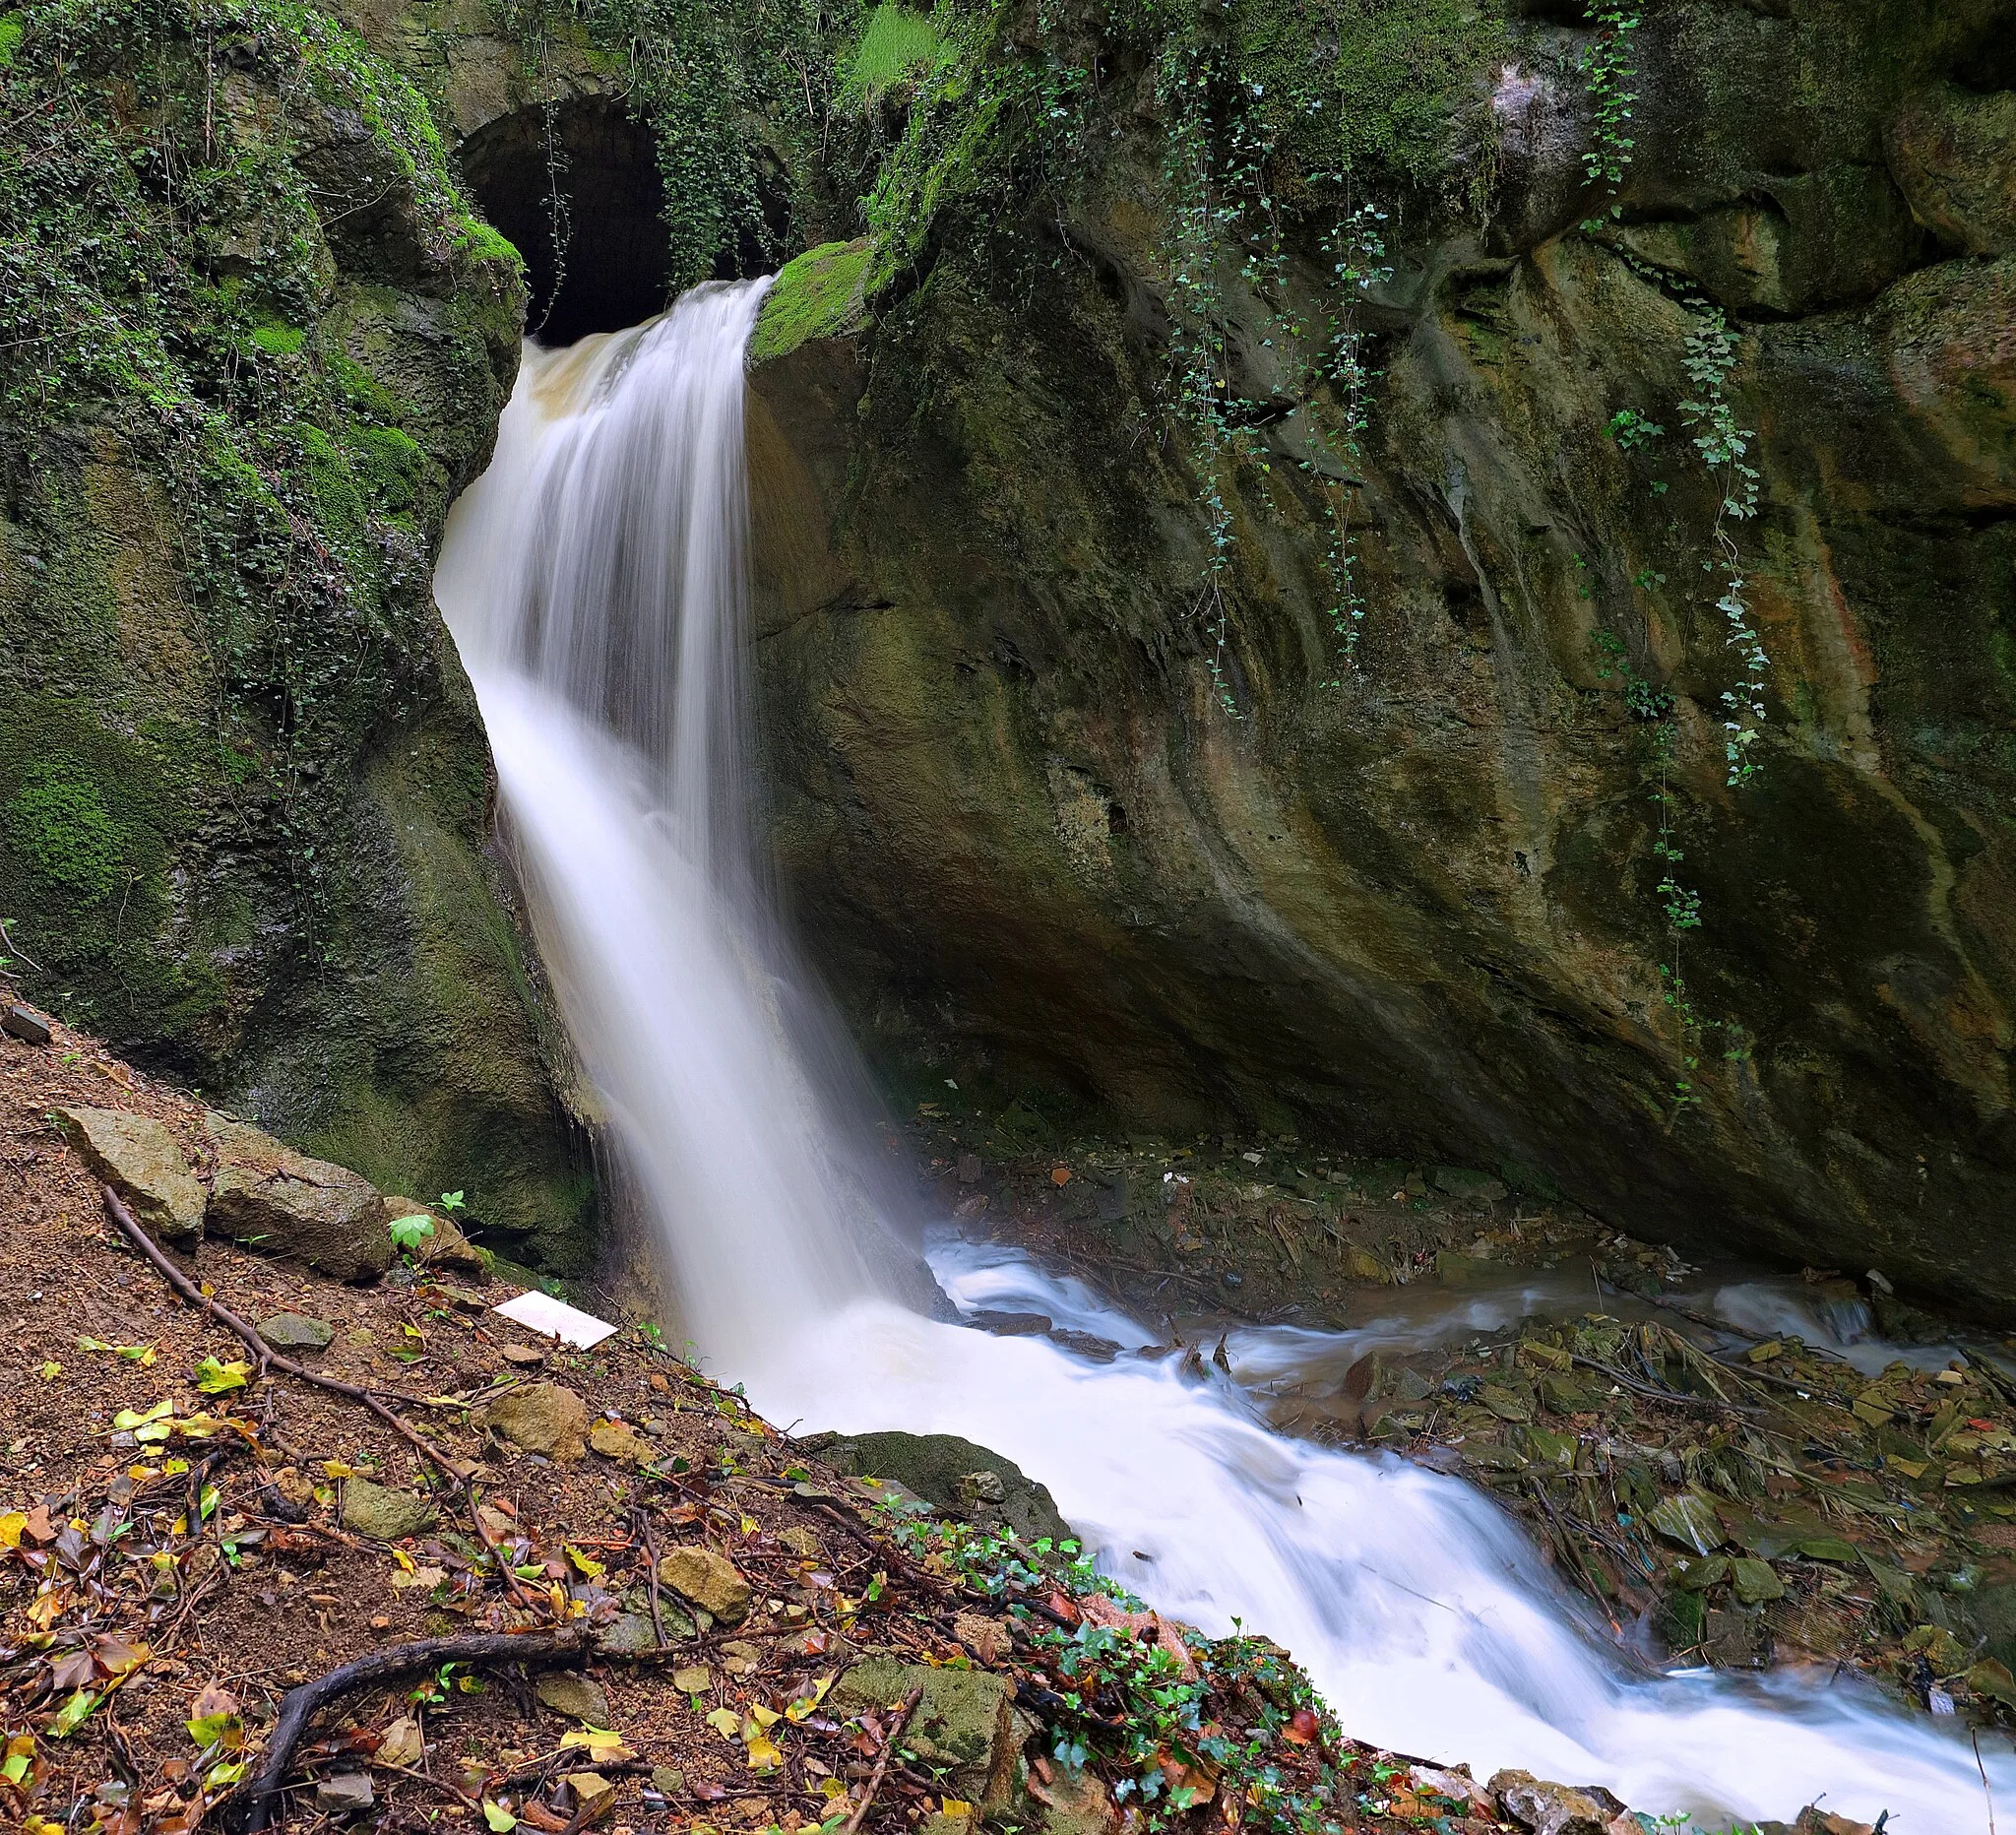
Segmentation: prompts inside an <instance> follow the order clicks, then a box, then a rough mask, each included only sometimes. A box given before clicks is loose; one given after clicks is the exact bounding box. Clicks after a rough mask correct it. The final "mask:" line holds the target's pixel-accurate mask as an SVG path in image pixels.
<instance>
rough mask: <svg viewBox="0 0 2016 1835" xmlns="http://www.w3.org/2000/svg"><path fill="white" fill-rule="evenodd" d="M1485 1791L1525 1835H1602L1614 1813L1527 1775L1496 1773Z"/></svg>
mask: <svg viewBox="0 0 2016 1835" xmlns="http://www.w3.org/2000/svg"><path fill="white" fill-rule="evenodd" d="M1488 1788H1489V1790H1490V1792H1491V1795H1492V1796H1493V1797H1495V1798H1496V1799H1497V1800H1498V1806H1499V1807H1500V1808H1501V1809H1502V1810H1503V1811H1504V1813H1505V1814H1506V1815H1507V1816H1509V1817H1510V1818H1511V1819H1512V1821H1513V1822H1514V1823H1516V1824H1517V1825H1518V1826H1519V1827H1520V1828H1522V1829H1525V1830H1527V1831H1528V1835H1604V1831H1605V1830H1606V1829H1607V1827H1608V1825H1609V1822H1610V1818H1611V1816H1612V1815H1613V1814H1614V1813H1615V1812H1614V1811H1613V1810H1611V1809H1609V1808H1607V1807H1606V1806H1605V1805H1604V1804H1602V1803H1598V1802H1597V1800H1596V1799H1595V1798H1594V1797H1592V1796H1590V1795H1589V1793H1588V1792H1586V1791H1578V1790H1574V1789H1572V1788H1571V1787H1570V1786H1568V1785H1565V1784H1548V1783H1546V1782H1545V1781H1544V1780H1543V1779H1540V1778H1536V1777H1535V1776H1534V1775H1533V1773H1532V1772H1530V1771H1501V1772H1498V1773H1496V1774H1495V1775H1494V1776H1493V1777H1492V1779H1491V1782H1490V1785H1489V1787H1488Z"/></svg>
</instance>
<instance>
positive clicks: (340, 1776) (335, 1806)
mask: <svg viewBox="0 0 2016 1835" xmlns="http://www.w3.org/2000/svg"><path fill="white" fill-rule="evenodd" d="M377 1803H378V1800H377V1797H376V1796H375V1795H374V1794H373V1792H372V1790H371V1776H370V1773H368V1772H364V1771H337V1772H332V1773H331V1774H330V1775H329V1776H328V1777H326V1778H322V1779H319V1780H318V1781H317V1782H316V1785H315V1813H316V1814H317V1815H323V1816H359V1815H362V1814H363V1813H364V1812H365V1811H366V1810H367V1809H374V1808H376V1807H377Z"/></svg>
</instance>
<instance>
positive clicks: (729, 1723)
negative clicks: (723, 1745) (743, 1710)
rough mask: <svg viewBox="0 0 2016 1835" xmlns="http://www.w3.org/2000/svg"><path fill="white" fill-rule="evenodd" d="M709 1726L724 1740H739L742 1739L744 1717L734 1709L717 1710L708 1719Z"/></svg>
mask: <svg viewBox="0 0 2016 1835" xmlns="http://www.w3.org/2000/svg"><path fill="white" fill-rule="evenodd" d="M707 1724H708V1725H709V1726H710V1727H712V1728H713V1729H714V1730H715V1732H716V1733H718V1734H720V1735H721V1737H722V1738H723V1739H724V1740H739V1739H740V1738H741V1737H742V1717H741V1716H740V1715H739V1714H737V1713H736V1712H735V1711H734V1709H733V1708H716V1709H715V1710H714V1712H713V1713H712V1714H710V1715H709V1716H708V1717H707Z"/></svg>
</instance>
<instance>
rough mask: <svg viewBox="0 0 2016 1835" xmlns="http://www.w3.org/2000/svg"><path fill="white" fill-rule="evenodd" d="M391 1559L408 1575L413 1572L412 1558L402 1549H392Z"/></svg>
mask: <svg viewBox="0 0 2016 1835" xmlns="http://www.w3.org/2000/svg"><path fill="white" fill-rule="evenodd" d="M392 1558H393V1559H394V1560H395V1561H397V1562H398V1563H399V1564H400V1566H402V1567H403V1568H405V1569H406V1571H407V1572H408V1573H411V1572H412V1571H413V1557H412V1556H411V1555H410V1554H409V1553H408V1552H407V1551H406V1550H404V1549H394V1550H393V1551H392Z"/></svg>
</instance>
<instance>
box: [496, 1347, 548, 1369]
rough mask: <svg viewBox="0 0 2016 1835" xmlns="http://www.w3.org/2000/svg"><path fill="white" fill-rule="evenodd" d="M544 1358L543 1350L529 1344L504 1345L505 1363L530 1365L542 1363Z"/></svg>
mask: <svg viewBox="0 0 2016 1835" xmlns="http://www.w3.org/2000/svg"><path fill="white" fill-rule="evenodd" d="M545 1360H546V1354H545V1353H544V1352H543V1351H539V1350H536V1349H535V1348H534V1347H533V1346H531V1345H506V1346H505V1347H504V1361H505V1362H507V1363H517V1364H521V1365H531V1364H537V1363H543V1362H544V1361H545Z"/></svg>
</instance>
